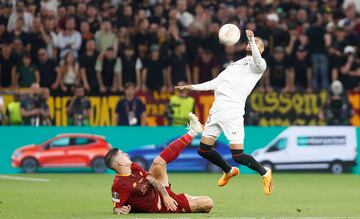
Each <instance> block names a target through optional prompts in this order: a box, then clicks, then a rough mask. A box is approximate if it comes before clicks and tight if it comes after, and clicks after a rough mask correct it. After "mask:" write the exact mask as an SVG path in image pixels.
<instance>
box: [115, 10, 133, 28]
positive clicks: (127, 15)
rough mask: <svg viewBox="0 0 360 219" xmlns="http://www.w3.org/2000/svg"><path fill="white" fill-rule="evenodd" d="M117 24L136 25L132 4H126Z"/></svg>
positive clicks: (121, 25)
mask: <svg viewBox="0 0 360 219" xmlns="http://www.w3.org/2000/svg"><path fill="white" fill-rule="evenodd" d="M117 26H118V27H120V28H121V27H125V28H126V27H133V26H134V19H133V10H132V7H131V5H124V7H123V9H122V13H120V15H119V17H118V21H117Z"/></svg>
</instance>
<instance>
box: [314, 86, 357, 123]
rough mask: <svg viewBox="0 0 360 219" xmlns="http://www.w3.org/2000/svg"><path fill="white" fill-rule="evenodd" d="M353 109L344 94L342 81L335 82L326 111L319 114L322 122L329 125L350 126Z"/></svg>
mask: <svg viewBox="0 0 360 219" xmlns="http://www.w3.org/2000/svg"><path fill="white" fill-rule="evenodd" d="M350 115H351V108H350V104H349V102H348V101H347V97H346V95H344V93H343V85H342V83H341V82H340V81H338V80H336V81H333V83H332V84H331V94H330V96H329V99H328V100H327V102H326V104H325V106H324V110H323V111H321V112H320V113H319V118H320V119H321V120H326V124H328V125H349V124H350V120H349V118H350Z"/></svg>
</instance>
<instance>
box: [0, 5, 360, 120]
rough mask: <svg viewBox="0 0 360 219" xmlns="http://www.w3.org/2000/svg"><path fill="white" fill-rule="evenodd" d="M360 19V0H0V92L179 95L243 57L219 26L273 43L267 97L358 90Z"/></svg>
mask: <svg viewBox="0 0 360 219" xmlns="http://www.w3.org/2000/svg"><path fill="white" fill-rule="evenodd" d="M359 14H360V2H359V1H357V0H343V1H342V0H298V1H295V0H282V1H279V0H224V1H215V0H202V1H196V0H175V1H172V0H136V1H131V0H103V1H94V0H41V1H35V0H17V1H16V0H2V1H1V3H0V49H1V52H0V89H1V88H7V89H10V90H15V89H17V88H26V87H30V86H31V85H32V84H34V83H36V84H39V85H40V87H43V88H47V89H43V90H45V91H44V92H41V96H44V99H46V97H47V96H49V95H50V94H51V95H72V94H73V93H74V92H75V93H76V90H78V94H79V93H81V94H82V93H84V94H85V93H86V94H87V95H110V94H115V95H118V94H122V93H123V92H124V90H125V85H127V87H129V86H130V87H134V89H135V91H144V92H146V91H170V92H172V91H173V87H174V85H176V84H178V83H184V82H185V83H201V82H205V81H208V80H211V79H212V78H214V77H216V76H217V75H218V74H219V73H220V72H221V70H223V69H224V68H226V67H227V66H228V65H229V64H230V63H231V62H233V61H236V60H238V59H239V58H240V57H243V56H245V46H246V41H247V40H246V36H245V34H242V36H241V40H240V43H237V44H236V45H234V46H223V45H221V44H220V43H219V40H218V30H219V28H220V27H221V25H222V24H224V23H234V24H236V25H237V26H239V27H240V28H241V30H242V32H243V33H244V30H245V29H250V30H253V31H254V33H255V35H256V36H259V37H261V38H262V39H263V40H264V42H265V44H266V51H265V53H264V58H265V59H266V60H267V64H268V68H267V71H266V72H265V75H264V77H263V80H262V81H261V82H260V83H259V86H258V89H259V90H260V91H272V90H275V91H285V92H293V91H296V90H297V91H318V90H321V89H325V90H329V89H330V84H331V82H333V81H335V80H339V81H341V82H342V84H343V86H344V88H345V90H346V91H352V90H354V91H357V90H360V48H359V45H360V17H359ZM80 89H81V91H79V90H80ZM30 90H31V89H30ZM43 93H44V94H43ZM84 94H82V95H84ZM14 99H15V101H16V99H19V97H16V98H14ZM22 99H24V100H21V105H23V104H24V103H23V102H24V101H25V100H26V98H22ZM69 104H70V106H72V105H71V102H70V103H69ZM1 105H2V104H0V115H1V114H2V113H1V111H2V109H1ZM85 105H87V104H85ZM84 107H85V106H84ZM119 107H120V106H119ZM125 108H126V107H125ZM45 111H46V110H45ZM70 112H71V110H70ZM119 112H120V109H119ZM37 113H39V112H37ZM44 113H45V114H44V115H47V114H46V112H44ZM85 114H88V112H87V113H85ZM140 114H141V113H140ZM45 117H46V116H45ZM0 118H1V116H0ZM142 120H143V119H141V116H140V117H139V119H138V120H137V124H143V122H141V121H142ZM119 123H120V122H119Z"/></svg>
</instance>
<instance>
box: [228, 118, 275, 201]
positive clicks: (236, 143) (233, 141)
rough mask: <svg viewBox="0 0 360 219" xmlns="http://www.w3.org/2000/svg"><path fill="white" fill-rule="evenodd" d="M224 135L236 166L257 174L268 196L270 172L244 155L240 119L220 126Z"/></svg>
mask: <svg viewBox="0 0 360 219" xmlns="http://www.w3.org/2000/svg"><path fill="white" fill-rule="evenodd" d="M222 127H223V130H224V133H225V135H226V137H227V139H228V140H229V142H230V149H231V154H232V158H233V160H234V161H235V162H237V163H238V164H241V165H244V166H247V167H249V168H250V169H252V170H254V171H256V172H258V173H259V174H260V175H261V176H263V179H264V192H265V194H267V195H269V194H270V193H271V190H272V178H271V170H267V169H265V168H264V167H263V166H262V165H261V164H260V163H259V162H257V161H256V160H255V158H254V157H253V156H251V155H249V154H244V126H243V120H242V118H239V119H238V120H232V121H229V122H227V123H223V124H222Z"/></svg>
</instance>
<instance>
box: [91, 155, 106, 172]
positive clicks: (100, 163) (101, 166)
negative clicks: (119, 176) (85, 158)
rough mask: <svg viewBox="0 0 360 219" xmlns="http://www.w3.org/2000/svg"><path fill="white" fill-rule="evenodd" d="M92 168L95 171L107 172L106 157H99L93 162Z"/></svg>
mask: <svg viewBox="0 0 360 219" xmlns="http://www.w3.org/2000/svg"><path fill="white" fill-rule="evenodd" d="M91 168H92V170H93V172H94V173H105V172H106V169H107V168H106V165H105V161H104V158H102V157H97V158H95V159H94V160H93V161H92V162H91Z"/></svg>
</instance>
